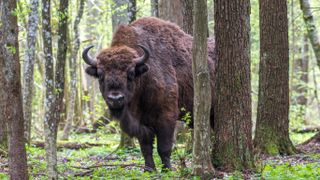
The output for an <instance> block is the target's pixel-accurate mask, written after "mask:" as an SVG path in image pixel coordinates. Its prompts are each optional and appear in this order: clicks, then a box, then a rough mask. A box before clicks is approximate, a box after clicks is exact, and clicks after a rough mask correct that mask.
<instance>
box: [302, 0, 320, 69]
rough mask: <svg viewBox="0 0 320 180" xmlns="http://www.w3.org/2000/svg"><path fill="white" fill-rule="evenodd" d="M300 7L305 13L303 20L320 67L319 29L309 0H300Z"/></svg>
mask: <svg viewBox="0 0 320 180" xmlns="http://www.w3.org/2000/svg"><path fill="white" fill-rule="evenodd" d="M300 7H301V10H302V13H303V20H304V22H305V25H306V28H307V33H308V36H309V39H310V43H311V45H312V48H313V52H314V55H315V57H316V60H317V65H318V67H319V68H320V40H319V37H318V30H317V27H316V23H315V20H314V17H313V15H312V11H311V7H310V2H309V0H300Z"/></svg>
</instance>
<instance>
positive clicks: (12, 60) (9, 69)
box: [0, 0, 28, 180]
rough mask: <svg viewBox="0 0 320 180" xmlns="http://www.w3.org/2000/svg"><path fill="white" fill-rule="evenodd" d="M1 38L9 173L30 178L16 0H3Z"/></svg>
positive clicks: (0, 56)
mask: <svg viewBox="0 0 320 180" xmlns="http://www.w3.org/2000/svg"><path fill="white" fill-rule="evenodd" d="M1 3H2V4H1V6H2V8H1V11H2V12H1V27H0V28H1V29H2V30H1V32H2V34H1V38H0V71H1V73H0V81H2V82H1V83H0V84H1V85H3V86H1V89H3V90H2V91H0V92H1V93H3V94H0V96H1V97H2V98H1V100H4V101H1V102H0V104H1V105H0V107H1V108H4V109H3V110H1V113H4V114H1V115H0V117H1V118H4V119H5V121H6V123H4V124H2V126H4V125H6V124H7V128H8V129H7V130H8V147H9V153H8V154H9V158H8V161H9V175H10V179H21V180H24V179H28V167H27V156H26V149H25V139H24V118H23V108H22V106H23V105H22V103H23V102H22V93H21V84H20V78H21V76H20V62H19V43H18V35H19V29H18V22H17V16H16V15H14V14H13V12H14V11H15V10H16V8H17V2H16V0H7V1H3V2H1Z"/></svg>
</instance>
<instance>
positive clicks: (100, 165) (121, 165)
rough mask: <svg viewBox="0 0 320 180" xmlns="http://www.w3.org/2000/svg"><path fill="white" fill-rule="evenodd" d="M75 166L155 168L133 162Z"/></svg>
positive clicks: (90, 167) (80, 167) (79, 167)
mask: <svg viewBox="0 0 320 180" xmlns="http://www.w3.org/2000/svg"><path fill="white" fill-rule="evenodd" d="M71 167H73V168H77V169H86V170H88V169H92V168H99V167H121V168H125V167H138V168H141V169H144V170H148V171H152V170H153V169H151V168H149V167H145V166H143V165H139V164H136V163H131V164H99V165H93V166H87V167H82V166H71Z"/></svg>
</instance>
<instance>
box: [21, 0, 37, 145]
mask: <svg viewBox="0 0 320 180" xmlns="http://www.w3.org/2000/svg"><path fill="white" fill-rule="evenodd" d="M38 6H39V0H31V2H30V13H29V20H28V29H27V44H28V47H27V48H26V52H25V63H24V67H23V74H24V78H23V115H24V120H25V121H24V137H25V139H26V141H27V142H28V143H30V138H31V119H32V97H33V81H34V80H33V70H34V63H35V58H36V57H35V53H36V38H37V30H38V21H39V14H38Z"/></svg>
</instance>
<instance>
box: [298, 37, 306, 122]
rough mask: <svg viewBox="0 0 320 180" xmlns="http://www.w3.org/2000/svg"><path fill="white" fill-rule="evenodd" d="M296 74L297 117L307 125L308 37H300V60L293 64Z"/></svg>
mask: <svg viewBox="0 0 320 180" xmlns="http://www.w3.org/2000/svg"><path fill="white" fill-rule="evenodd" d="M295 66H296V70H297V72H296V73H295V74H296V76H297V81H298V82H297V86H296V88H295V90H296V92H297V99H296V102H297V105H298V106H299V109H298V117H299V119H302V120H303V121H304V123H305V124H306V125H307V124H309V121H308V119H307V117H306V110H307V104H308V99H307V95H308V82H309V78H308V74H309V41H308V36H307V35H304V36H303V37H302V47H301V58H299V59H297V62H296V63H295Z"/></svg>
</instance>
